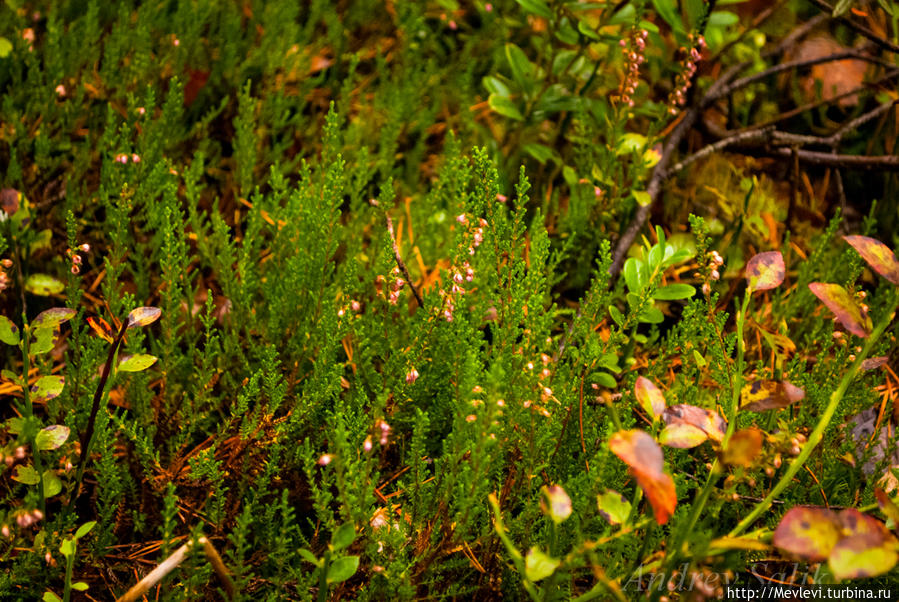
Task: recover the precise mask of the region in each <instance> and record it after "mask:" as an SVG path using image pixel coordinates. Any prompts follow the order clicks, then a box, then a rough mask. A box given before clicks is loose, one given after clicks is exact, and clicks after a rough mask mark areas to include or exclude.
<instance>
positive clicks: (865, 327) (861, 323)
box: [808, 282, 871, 337]
mask: <svg viewBox="0 0 899 602" xmlns="http://www.w3.org/2000/svg"><path fill="white" fill-rule="evenodd" d="M808 288H809V290H811V291H812V293H814V295H815V296H816V297H818V299H820V300H821V301H822V302H823V303H824V305H826V306H827V308H828V309H829V310H830V311H832V312H833V314H834V315H835V316H836V317H837V320H839V321H840V323H841V324H842V325H843V327H844V328H845V329H846V330H848V331H849V332H851V333H852V334H854V335H856V336H859V337H866V336H868V332H869V331H870V330H871V319H870V318H869V317H867V316H865V315H864V314H862V310H861V308H860V307H859V306H858V303H856V302H855V300H854V299H853V298H852V297H851V296H850V295H849V292H848V291H847V290H846V289H844V288H843V287H842V286H840V285H839V284H830V283H827V282H812V283H811V284H809V285H808Z"/></svg>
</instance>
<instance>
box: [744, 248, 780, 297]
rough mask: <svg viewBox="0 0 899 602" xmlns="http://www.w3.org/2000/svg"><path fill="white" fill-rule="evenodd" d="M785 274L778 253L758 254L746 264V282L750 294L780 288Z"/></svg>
mask: <svg viewBox="0 0 899 602" xmlns="http://www.w3.org/2000/svg"><path fill="white" fill-rule="evenodd" d="M785 274H786V266H784V256H783V255H782V254H781V252H780V251H767V252H765V253H759V254H758V255H755V256H754V257H753V258H752V259H750V260H749V262H748V263H747V264H746V281H747V282H748V283H749V292H750V293H754V292H755V291H766V290H768V289H772V288H775V287H777V286H780V283H781V282H783V281H784V275H785Z"/></svg>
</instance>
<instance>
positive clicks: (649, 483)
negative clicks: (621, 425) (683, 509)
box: [609, 430, 677, 525]
mask: <svg viewBox="0 0 899 602" xmlns="http://www.w3.org/2000/svg"><path fill="white" fill-rule="evenodd" d="M609 449H610V450H612V453H614V454H615V455H616V456H618V457H619V458H620V459H621V460H622V461H623V462H624V463H625V464H627V465H628V467H629V468H630V473H631V474H632V475H634V477H635V478H636V479H637V483H638V484H639V485H640V487H641V488H642V489H643V492H644V493H645V494H646V498H647V499H648V500H649V503H650V504H651V505H652V509H653V512H654V513H655V517H656V522H657V523H658V524H660V525H664V524H665V523H667V522H668V518H669V517H670V516H671V515H672V514H673V513H674V508H675V507H676V506H677V492H676V491H675V489H674V481H673V480H672V479H671V477H670V476H669V475H667V474H665V473H664V472H662V470H663V467H664V457H663V456H662V448H660V447H659V445H658V443H656V442H655V440H654V439H653V438H652V437H651V436H650V435H649V434H648V433H646V432H644V431H641V430H630V431H619V432H617V433H615V434H614V435H612V438H611V439H609Z"/></svg>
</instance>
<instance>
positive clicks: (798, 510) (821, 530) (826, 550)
mask: <svg viewBox="0 0 899 602" xmlns="http://www.w3.org/2000/svg"><path fill="white" fill-rule="evenodd" d="M840 537H841V533H840V527H839V524H838V521H837V514H836V513H835V512H834V511H832V510H828V509H826V508H811V507H805V506H796V507H794V508H790V509H789V510H788V511H787V513H786V514H784V516H783V518H781V519H780V524H778V525H777V529H775V531H774V537H773V539H772V543H773V544H774V545H775V546H777V547H778V548H779V549H780V550H781V551H782V552H785V553H787V554H788V555H790V556H795V557H797V558H801V559H803V560H808V561H809V562H819V561H821V560H825V559H827V557H828V556H829V555H830V551H831V550H832V549H833V547H834V546H835V545H837V542H839V541H840Z"/></svg>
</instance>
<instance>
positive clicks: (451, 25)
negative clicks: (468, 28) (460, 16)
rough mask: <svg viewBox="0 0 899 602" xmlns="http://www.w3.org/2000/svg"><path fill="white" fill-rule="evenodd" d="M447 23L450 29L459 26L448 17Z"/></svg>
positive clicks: (454, 29)
mask: <svg viewBox="0 0 899 602" xmlns="http://www.w3.org/2000/svg"><path fill="white" fill-rule="evenodd" d="M447 25H449V28H450V29H452V30H453V31H456V29H458V28H459V26H458V25H456V22H455V21H453V20H452V19H450V22H449V23H448V24H447Z"/></svg>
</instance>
